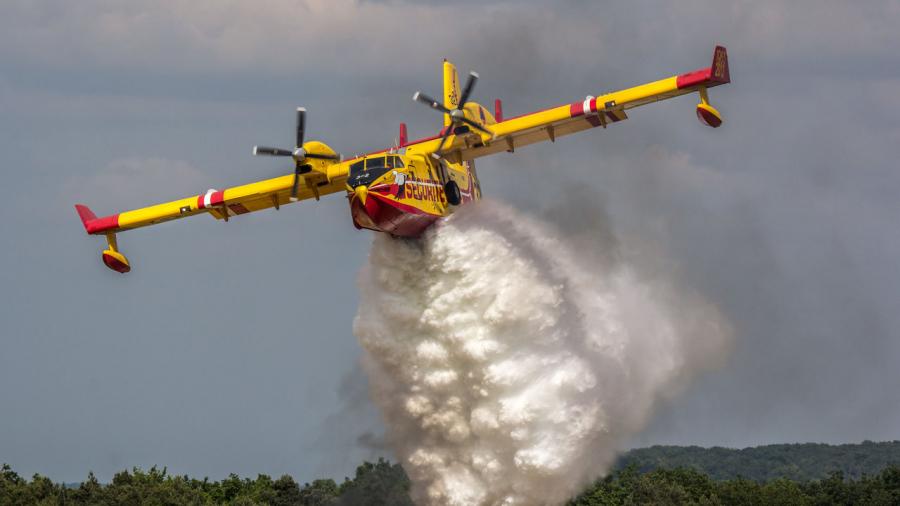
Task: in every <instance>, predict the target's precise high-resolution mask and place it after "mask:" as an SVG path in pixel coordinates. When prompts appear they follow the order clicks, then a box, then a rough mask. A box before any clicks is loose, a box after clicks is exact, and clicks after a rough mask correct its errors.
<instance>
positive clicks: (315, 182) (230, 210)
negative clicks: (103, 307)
mask: <svg viewBox="0 0 900 506" xmlns="http://www.w3.org/2000/svg"><path fill="white" fill-rule="evenodd" d="M307 164H308V166H309V172H307V173H306V174H304V175H302V176H300V178H299V184H298V189H297V199H296V200H305V199H310V198H315V199H316V200H318V199H319V197H320V196H321V195H328V194H331V193H335V192H339V191H344V190H345V188H346V181H347V173H348V170H347V168H348V164H347V163H346V162H341V163H335V162H330V161H326V160H308V161H307ZM294 177H295V176H294V174H288V175H285V176H280V177H275V178H272V179H266V180H263V181H258V182H255V183H250V184H245V185H241V186H235V187H233V188H226V189H224V190H212V189H211V190H208V191H207V192H206V193H201V194H199V195H193V196H190V197H186V198H183V199H180V200H173V201H171V202H166V203H163V204H157V205H154V206H150V207H143V208H140V209H134V210H132V211H125V212H122V213H118V214H111V215H109V216H103V217H100V218H98V217H97V216H96V215H95V214H94V213H93V212H92V211H91V210H90V209H89V208H88V207H87V206H85V205H82V204H76V205H75V209H76V211H77V212H78V216H79V217H80V218H81V222H82V224H83V225H84V229H85V231H86V232H87V233H88V234H93V235H105V236H106V238H107V242H108V245H109V248H108V249H107V250H105V251H104V252H103V262H104V263H105V264H106V265H107V266H108V267H109V268H111V269H113V270H116V271H118V272H128V271H129V270H131V266H130V264H129V263H128V259H126V258H125V256H124V255H122V253H120V252H119V250H118V245H117V242H116V233H118V232H123V231H125V230H131V229H134V228H139V227H146V226H149V225H156V224H159V223H164V222H166V221H171V220H177V219H180V218H187V217H188V216H195V215H198V214H209V215H211V216H213V217H214V218H216V219H219V220H221V219H224V220H225V221H228V219H229V218H231V217H232V216H237V215H241V214H246V213H250V212H253V211H259V210H262V209H268V208H270V207H275V208H280V207H281V206H282V205H285V204H289V203H291V202H293V201H294V200H293V199H291V192H292V189H293V186H294Z"/></svg>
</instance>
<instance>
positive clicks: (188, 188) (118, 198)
mask: <svg viewBox="0 0 900 506" xmlns="http://www.w3.org/2000/svg"><path fill="white" fill-rule="evenodd" d="M209 179H210V178H209V177H208V176H207V175H206V174H205V173H204V172H203V171H202V170H200V169H198V168H196V167H194V166H192V165H191V164H189V163H188V162H185V161H182V160H168V159H165V158H155V157H151V158H141V157H130V158H120V159H116V160H113V161H111V162H109V164H108V165H107V166H105V167H103V168H102V169H100V170H98V171H97V172H96V173H94V174H93V175H91V176H90V177H87V178H71V179H69V181H68V185H67V186H68V188H67V189H66V190H65V193H66V194H67V195H70V196H71V197H68V198H70V199H71V198H73V197H74V198H78V199H79V201H83V202H84V203H86V204H89V205H90V203H91V202H101V203H102V204H103V207H104V208H111V209H114V210H116V211H125V210H128V209H134V208H137V207H142V206H145V205H150V204H156V203H159V202H165V201H169V200H175V199H177V198H181V197H187V196H190V195H193V194H200V193H203V192H204V191H205V190H206V188H205V187H204V185H208V184H209Z"/></svg>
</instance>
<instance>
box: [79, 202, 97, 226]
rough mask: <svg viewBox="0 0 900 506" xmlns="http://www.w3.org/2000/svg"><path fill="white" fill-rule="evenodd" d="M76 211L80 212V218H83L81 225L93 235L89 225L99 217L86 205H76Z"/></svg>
mask: <svg viewBox="0 0 900 506" xmlns="http://www.w3.org/2000/svg"><path fill="white" fill-rule="evenodd" d="M75 211H77V212H78V217H79V218H81V224H82V225H84V230H85V231H86V232H87V233H91V231H90V229H88V223H90V222H92V221H94V220H96V219H97V215H96V214H94V212H93V211H91V210H90V208H89V207H88V206H86V205H84V204H75Z"/></svg>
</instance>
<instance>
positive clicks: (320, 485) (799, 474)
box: [0, 441, 900, 506]
mask: <svg viewBox="0 0 900 506" xmlns="http://www.w3.org/2000/svg"><path fill="white" fill-rule="evenodd" d="M409 485H410V483H409V479H408V478H407V476H406V473H404V471H403V468H402V467H401V466H400V465H398V464H392V463H390V462H388V461H386V460H383V459H379V460H378V462H374V463H372V462H366V463H363V464H362V465H360V466H358V467H357V469H356V473H355V475H354V476H353V477H352V478H351V477H347V478H345V479H344V480H343V482H341V483H338V482H336V481H334V480H332V479H320V480H314V481H313V482H311V483H305V484H303V485H300V484H298V483H297V482H296V481H294V479H293V478H292V477H291V476H288V475H284V476H281V477H279V478H277V479H273V478H272V477H270V476H267V475H263V474H261V475H258V476H257V477H256V478H253V479H251V478H241V477H239V476H237V475H230V476H229V477H227V478H225V479H223V480H221V481H212V480H210V479H208V478H204V479H202V480H199V479H196V478H190V477H188V476H175V475H171V474H169V473H168V472H167V470H166V469H165V468H162V469H160V468H157V467H153V468H150V469H149V470H141V469H138V468H134V469H132V470H130V471H121V472H119V473H117V474H116V475H115V476H114V477H113V478H112V480H111V481H110V482H109V483H100V482H99V481H98V480H97V478H96V477H95V476H94V475H93V473H89V474H88V476H87V479H85V481H83V482H82V483H80V484H61V483H55V482H53V481H52V480H51V479H49V478H47V477H44V476H40V475H34V476H32V477H31V478H30V479H29V478H24V477H22V476H19V475H18V474H17V473H16V472H15V470H14V469H13V468H12V467H11V466H9V465H7V464H3V466H2V468H0V504H2V505H31V504H42V505H57V504H59V505H63V504H65V505H119V504H129V505H130V504H135V505H136V504H150V505H183V504H186V505H187V504H189V505H201V504H228V505H277V506H287V505H292V506H293V505H302V506H320V505H321V506H324V505H328V506H345V505H373V506H374V505H400V506H405V505H412V504H413V503H412V502H411V501H410V499H409V496H408V491H409ZM568 504H569V505H570V506H596V505H614V504H659V505H663V504H666V505H668V504H685V505H689V504H690V505H692V504H698V505H700V504H702V505H715V504H723V505H725V504H737V505H768V504H790V505H794V504H797V505H807V504H808V505H824V504H872V505H889V504H892V505H896V504H900V442H896V441H894V442H887V443H872V442H864V443H862V444H857V445H836V446H835V445H823V444H792V445H768V446H760V447H755V448H746V449H743V450H734V449H726V448H709V449H704V448H699V447H676V446H654V447H651V448H643V449H637V450H632V451H630V452H628V453H626V454H625V455H623V456H622V458H621V459H620V461H619V463H618V465H617V467H616V469H615V470H614V471H613V472H611V473H610V474H609V475H608V476H606V477H604V478H601V479H599V480H597V481H596V482H594V483H593V484H591V485H590V486H588V487H587V488H586V489H585V491H584V492H582V493H581V494H580V495H578V496H577V497H574V498H573V499H572V500H571V501H570V502H569V503H568Z"/></svg>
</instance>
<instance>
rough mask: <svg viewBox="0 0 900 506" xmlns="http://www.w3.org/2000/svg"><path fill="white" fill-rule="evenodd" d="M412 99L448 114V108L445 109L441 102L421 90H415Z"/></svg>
mask: <svg viewBox="0 0 900 506" xmlns="http://www.w3.org/2000/svg"><path fill="white" fill-rule="evenodd" d="M413 100H417V101H419V102H422V103H423V104H425V105H427V106H428V107H431V108H432V109H434V110H436V111H441V112H442V113H444V114H450V109H447V108H446V107H444V105H443V104H441V103H440V102H438V101H437V100H435V99H433V98H431V97H429V96H428V95H426V94H424V93H422V92H421V91H417V92H416V94H415V95H413Z"/></svg>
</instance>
